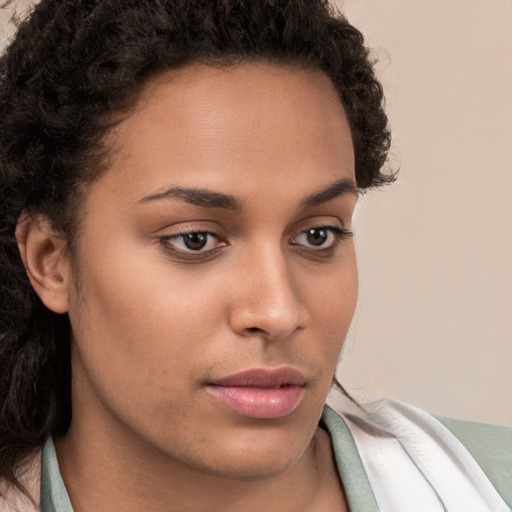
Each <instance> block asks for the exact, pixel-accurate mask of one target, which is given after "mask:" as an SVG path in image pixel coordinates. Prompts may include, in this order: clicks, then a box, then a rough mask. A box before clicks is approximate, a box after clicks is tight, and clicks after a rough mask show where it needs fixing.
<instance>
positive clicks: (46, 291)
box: [16, 214, 70, 313]
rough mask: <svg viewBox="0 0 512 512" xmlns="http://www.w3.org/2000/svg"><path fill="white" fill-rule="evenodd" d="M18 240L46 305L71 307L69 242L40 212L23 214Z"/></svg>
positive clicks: (58, 308)
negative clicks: (33, 214)
mask: <svg viewBox="0 0 512 512" xmlns="http://www.w3.org/2000/svg"><path fill="white" fill-rule="evenodd" d="M16 240H17V242H18V249H19V251H20V255H21V259H22V261H23V265H24V266H25V270H26V271H27V276H28V278H29V280H30V283H31V284H32V287H33V288H34V290H35V292H36V293H37V295H39V298H40V299H41V301H42V302H43V303H44V304H45V306H46V307H47V308H48V309H50V310H51V311H53V312H55V313H66V312H67V311H68V284H69V278H70V275H69V261H68V259H69V258H68V254H67V244H66V240H65V239H64V237H61V236H59V235H58V234H57V233H56V232H55V231H54V230H53V228H52V226H51V223H50V221H49V220H48V219H47V218H46V217H44V216H42V215H40V216H36V217H31V216H29V215H27V214H23V215H22V216H21V217H20V220H19V222H18V226H17V228H16Z"/></svg>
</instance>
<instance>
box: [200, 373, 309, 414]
mask: <svg viewBox="0 0 512 512" xmlns="http://www.w3.org/2000/svg"><path fill="white" fill-rule="evenodd" d="M305 385H306V379H305V377H304V375H303V374H302V373H301V372H299V371H297V370H295V369H293V368H277V369H267V368H253V369H250V370H246V371H243V372H239V373H236V374H233V375H229V376H226V377H222V378H220V379H217V380H215V381H213V382H210V383H209V384H208V385H207V390H208V391H209V393H210V394H211V395H212V396H213V397H215V398H216V399H217V400H219V401H220V402H221V403H222V404H223V405H225V406H227V407H229V408H230V409H231V410H232V411H234V412H236V413H238V414H240V415H242V416H246V417H248V418H256V419H275V418H282V417H284V416H288V415H289V414H291V413H292V412H293V411H294V410H295V409H296V408H297V407H298V405H299V404H300V402H301V401H302V398H303V397H304V393H305V391H304V387H305Z"/></svg>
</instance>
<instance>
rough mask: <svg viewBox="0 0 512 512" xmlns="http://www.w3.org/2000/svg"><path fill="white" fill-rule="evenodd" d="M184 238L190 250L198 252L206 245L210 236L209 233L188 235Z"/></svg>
mask: <svg viewBox="0 0 512 512" xmlns="http://www.w3.org/2000/svg"><path fill="white" fill-rule="evenodd" d="M183 237H184V242H185V245H186V247H187V248H188V249H191V250H195V251H198V250H199V249H202V248H203V247H204V246H205V245H206V242H207V237H208V235H207V233H187V234H186V235H183Z"/></svg>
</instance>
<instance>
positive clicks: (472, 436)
mask: <svg viewBox="0 0 512 512" xmlns="http://www.w3.org/2000/svg"><path fill="white" fill-rule="evenodd" d="M436 419H437V420H438V421H439V422H441V423H442V424H443V425H444V426H445V427H446V428H447V429H448V430H449V431H450V432H451V433H452V434H453V435H454V436H455V437H456V438H457V439H458V440H459V441H460V442H461V443H462V444H463V445H464V447H465V448H466V450H467V451H468V452H469V453H470V454H471V455H472V457H473V458H474V459H475V460H476V462H477V463H478V465H479V466H480V467H481V468H482V470H483V471H484V473H485V474H486V475H487V478H489V480H490V481H491V482H492V484H493V485H494V487H495V488H496V490H497V491H498V492H499V493H500V494H501V496H502V497H503V499H504V500H505V501H506V502H507V503H508V505H509V506H512V428H511V427H503V426H498V425H489V424H486V423H476V422H473V421H462V420H454V419H450V418H444V417H439V416H436Z"/></svg>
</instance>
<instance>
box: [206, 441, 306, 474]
mask: <svg viewBox="0 0 512 512" xmlns="http://www.w3.org/2000/svg"><path fill="white" fill-rule="evenodd" d="M262 434H263V435H262ZM266 434H267V435H265V433H261V432H260V434H259V435H258V436H254V435H253V436H250V439H246V438H244V437H245V436H241V437H239V438H238V439H236V436H233V437H230V436H229V435H226V436H225V437H224V439H223V442H221V443H218V444H217V446H216V447H215V449H214V450H212V451H211V452H210V453H209V454H208V455H209V456H208V457H207V459H203V464H204V466H203V470H207V471H211V472H213V473H215V474H216V475H217V476H219V477H221V478H228V479H230V480H238V481H258V480H268V479H271V478H274V477H277V476H279V475H281V474H282V473H284V472H286V471H287V470H289V469H290V468H292V467H293V466H294V465H295V464H296V463H297V462H298V461H299V460H300V459H301V457H302V456H303V455H304V453H305V451H306V450H307V448H308V446H309V443H310V440H309V438H305V439H304V438H303V437H302V436H300V438H297V436H296V433H295V436H294V435H293V434H292V433H288V435H285V436H283V435H278V436H272V435H268V434H269V433H268V432H267V433H266ZM207 468H208V469H207Z"/></svg>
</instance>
